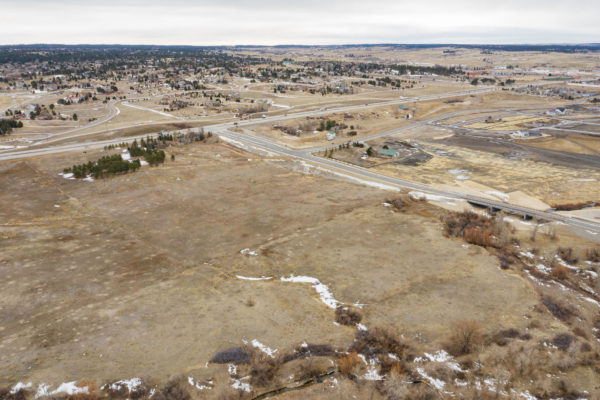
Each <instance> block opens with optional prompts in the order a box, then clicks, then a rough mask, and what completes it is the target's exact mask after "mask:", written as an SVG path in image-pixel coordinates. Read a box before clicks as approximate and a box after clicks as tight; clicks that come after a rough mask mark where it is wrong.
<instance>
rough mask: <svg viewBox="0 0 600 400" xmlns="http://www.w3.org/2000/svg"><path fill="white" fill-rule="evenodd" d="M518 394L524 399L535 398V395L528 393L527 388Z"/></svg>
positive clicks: (533, 399)
mask: <svg viewBox="0 0 600 400" xmlns="http://www.w3.org/2000/svg"><path fill="white" fill-rule="evenodd" d="M519 396H521V397H522V398H524V399H525V400H537V397H535V396H534V395H532V394H531V393H529V390H526V391H524V392H521V393H519Z"/></svg>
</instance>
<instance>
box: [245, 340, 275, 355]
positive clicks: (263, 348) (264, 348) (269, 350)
mask: <svg viewBox="0 0 600 400" xmlns="http://www.w3.org/2000/svg"><path fill="white" fill-rule="evenodd" d="M250 343H252V346H254V347H256V348H257V349H260V351H262V352H263V353H265V354H267V355H268V356H269V357H271V358H275V353H277V351H278V350H277V349H275V350H273V349H272V348H270V347H267V346H265V345H264V344H262V343H261V342H259V341H258V340H256V339H252V342H250Z"/></svg>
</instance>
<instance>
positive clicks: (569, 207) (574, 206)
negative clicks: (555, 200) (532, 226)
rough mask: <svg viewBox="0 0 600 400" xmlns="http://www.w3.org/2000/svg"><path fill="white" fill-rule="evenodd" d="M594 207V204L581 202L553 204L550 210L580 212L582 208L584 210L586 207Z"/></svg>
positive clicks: (592, 202)
mask: <svg viewBox="0 0 600 400" xmlns="http://www.w3.org/2000/svg"><path fill="white" fill-rule="evenodd" d="M595 205H596V202H594V201H588V202H582V203H566V204H554V205H552V208H554V209H556V211H574V210H581V209H582V208H586V207H594V206H595Z"/></svg>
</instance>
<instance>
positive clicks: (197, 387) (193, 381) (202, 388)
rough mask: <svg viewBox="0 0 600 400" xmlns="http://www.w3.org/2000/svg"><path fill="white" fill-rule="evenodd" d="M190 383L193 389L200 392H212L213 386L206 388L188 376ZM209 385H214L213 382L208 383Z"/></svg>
mask: <svg viewBox="0 0 600 400" xmlns="http://www.w3.org/2000/svg"><path fill="white" fill-rule="evenodd" d="M188 383H189V384H190V385H192V386H193V387H195V388H196V389H198V390H210V389H212V386H206V385H202V384H201V383H200V382H198V381H196V380H195V379H194V378H193V377H191V376H188ZM208 384H209V385H212V384H213V381H208Z"/></svg>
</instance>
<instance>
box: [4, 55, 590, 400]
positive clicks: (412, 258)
mask: <svg viewBox="0 0 600 400" xmlns="http://www.w3.org/2000/svg"><path fill="white" fill-rule="evenodd" d="M1 47H2V46H0V60H2V59H3V58H2V57H1V56H5V54H4V53H3V52H5V51H7V50H5V49H4V48H1ZM66 48H67V50H69V49H70V47H68V46H67V47H66ZM99 48H100V49H101V48H102V46H100V47H99ZM8 49H9V50H10V49H12V48H10V47H8ZM127 49H128V47H126V46H125V47H124V48H123V49H120V48H119V46H115V48H114V49H111V50H110V52H106V53H104V52H103V53H102V54H103V57H101V58H100V59H98V60H95V56H93V54H95V53H94V52H95V51H97V48H96V47H93V48H91V49H88V50H77V52H79V51H86V53H85V54H86V57H88V58H89V59H90V60H88V61H86V58H85V57H82V61H72V56H70V55H69V54H68V53H64V52H65V51H66V50H64V49H60V48H59V49H53V48H52V47H49V48H48V50H47V53H46V52H45V51H44V52H42V51H40V52H36V53H35V54H34V55H35V57H33V58H32V57H30V56H31V55H32V54H31V53H27V54H26V55H27V57H24V58H23V59H24V60H28V59H34V60H35V61H31V62H30V61H23V62H15V63H4V64H3V63H0V73H1V74H0V76H2V78H3V81H2V86H1V87H0V94H1V95H0V109H5V108H6V109H11V110H18V109H19V108H20V109H27V110H31V108H32V106H33V105H35V104H39V105H40V106H46V107H48V109H50V108H51V107H50V105H51V104H53V105H54V106H53V108H54V110H55V111H56V112H57V113H58V114H61V113H62V114H64V115H63V118H64V117H65V116H66V119H65V120H60V119H58V117H57V116H54V117H53V118H54V119H52V120H42V118H37V119H34V117H36V114H35V113H34V114H29V112H28V113H27V114H26V115H17V117H15V118H19V120H20V121H23V123H24V126H23V127H20V126H19V124H15V123H14V122H11V123H3V125H2V129H3V132H4V133H6V134H5V136H3V137H2V138H0V201H1V203H2V205H3V206H2V208H1V209H0V276H2V279H0V292H1V293H2V295H1V296H0V400H201V399H210V400H212V399H215V400H217V399H218V400H233V399H237V400H262V399H302V400H304V399H317V400H325V399H344V400H346V399H370V400H400V399H403V400H433V399H451V398H452V399H473V400H474V399H482V400H483V399H507V400H508V399H510V400H513V399H514V400H544V399H563V400H570V399H585V400H593V399H596V398H600V387H599V386H598V382H599V371H600V279H599V275H598V274H600V230H598V223H600V219H599V218H600V212H599V209H600V208H599V207H598V203H597V202H598V201H600V190H599V188H600V158H598V155H599V154H600V136H598V135H597V134H598V133H599V132H600V128H599V127H598V124H599V122H600V121H598V115H597V114H598V110H599V109H598V104H597V102H598V101H600V100H598V101H597V100H594V99H593V98H592V95H591V94H590V93H591V90H592V89H589V88H588V89H585V90H582V91H581V92H579V91H578V90H579V89H578V88H581V87H582V86H577V85H579V84H581V82H588V83H589V82H591V83H590V84H594V82H595V80H597V77H596V75H597V71H598V70H599V68H600V58H599V57H598V52H596V51H591V50H590V51H587V50H586V52H583V51H581V52H580V51H574V52H571V53H559V52H551V51H548V52H541V51H540V52H534V51H505V50H503V51H499V50H495V48H492V49H491V50H490V49H483V48H482V49H479V48H464V47H463V48H459V47H454V46H453V47H450V46H449V47H432V48H422V49H408V48H404V47H394V46H387V45H381V46H352V47H346V46H336V47H320V46H306V47H304V46H298V47H295V46H294V47H249V46H242V47H231V48H229V47H227V48H223V49H222V50H212V49H211V50H208V49H202V50H199V49H195V48H189V49H188V48H181V49H177V50H176V51H175V50H171V49H170V48H169V47H165V48H158V49H154V48H152V49H149V50H148V49H145V48H144V47H140V48H139V49H137V48H136V50H135V52H132V54H129V53H128V51H127ZM11 51H12V50H11ZM15 51H16V50H15ZM19 51H27V50H19ZM69 51H70V50H69ZM73 51H75V50H73ZM88 51H89V53H87V52H88ZM54 52H56V55H60V57H56V60H62V59H66V60H67V61H52V63H48V62H46V61H47V60H46V59H45V58H44V57H46V56H47V55H46V54H49V55H55V54H54ZM65 54H67V56H65ZM110 54H120V55H119V56H110ZM112 57H115V58H114V59H113V58H112ZM5 58H6V57H5ZM38 59H41V60H42V61H41V62H38ZM45 60H46V61H45ZM109 62H116V63H117V64H115V65H118V67H117V68H115V69H114V71H112V70H111V68H112V67H111V68H109V67H108V65H110V64H108V63H109ZM398 64H400V65H403V64H406V65H408V67H407V68H400V67H399V66H398ZM422 67H427V68H422ZM455 68H459V69H460V70H461V71H459V72H457V69H455ZM59 71H77V72H65V76H63V74H62V73H58V72H59ZM82 71H83V72H82ZM399 71H402V72H399ZM400 73H402V74H404V75H400ZM5 77H7V79H5ZM32 77H33V78H32ZM592 77H593V79H592ZM33 79H35V81H34V80H33ZM565 80H566V82H565ZM38 85H39V86H41V85H45V87H46V88H48V87H50V88H52V89H49V90H50V91H49V92H48V93H43V92H39V91H34V90H31V88H35V87H37V86H38ZM540 88H541V89H544V90H538V89H540ZM546 88H554V89H556V91H546V90H545V89H546ZM459 91H461V92H463V93H467V92H468V93H467V94H462V95H456V92H459ZM77 92H79V93H89V94H90V96H92V95H93V96H94V97H95V98H96V99H95V100H94V99H93V98H91V97H90V96H88V97H86V98H85V99H84V100H82V102H81V103H79V102H77V103H75V104H70V105H62V104H59V101H60V103H65V101H63V100H64V99H65V98H67V97H68V96H71V95H73V93H77ZM527 93H529V94H527ZM534 94H535V95H534ZM424 97H427V98H428V99H426V100H425V99H422V98H424ZM561 97H562V98H561ZM61 99H63V100H61ZM567 99H570V100H567ZM392 101H393V102H395V104H392V105H389V104H388V105H381V104H380V103H383V102H392ZM396 103H397V104H396ZM345 107H348V108H346V109H343V108H345ZM338 108H341V110H340V109H338ZM336 109H337V110H336ZM46 110H47V109H46V108H44V109H43V113H42V114H43V115H42V117H45V118H46V117H47V118H50V116H49V115H48V113H47V112H46ZM550 110H553V111H552V112H551V113H548V111H550ZM74 113H76V114H77V116H78V118H77V121H75V120H74V119H73V118H72V115H73V114H74ZM16 114H19V113H18V112H17V113H16ZM550 114H554V115H553V116H552V117H550V116H549V115H550ZM6 117H7V118H11V114H10V113H8V114H7V115H6ZM488 117H491V119H492V120H493V121H491V122H487V123H486V122H485V120H486V119H487V118H488ZM332 120H333V121H335V122H336V124H335V125H332V124H331V123H330V124H329V125H332V126H330V127H329V128H325V127H324V126H323V128H321V125H326V124H327V123H328V121H332ZM236 123H237V124H236ZM7 126H8V128H10V129H12V131H10V129H9V130H8V131H7V130H6V127H7ZM200 127H202V128H204V131H203V132H202V134H200V131H201V130H200V129H197V130H196V129H188V128H200ZM534 127H536V128H535V129H533V128H534ZM13 128H14V129H13ZM530 129H532V130H531V131H529V130H530ZM332 130H334V131H336V132H337V133H336V136H335V138H334V139H333V140H328V138H327V133H329V132H330V131H332ZM517 130H520V131H523V134H522V135H521V136H518V135H516V134H514V131H517ZM160 131H165V132H167V133H173V135H172V136H171V135H165V136H163V137H162V138H160V139H159V140H154V139H149V138H145V140H144V141H142V140H141V138H137V139H136V143H138V144H139V147H136V146H132V145H131V143H128V142H130V141H132V140H133V136H139V135H153V134H156V133H158V132H160ZM536 131H539V132H540V134H541V137H538V136H536V135H535V133H534V132H536ZM182 132H183V133H182ZM209 132H210V133H211V134H210V135H206V136H205V133H206V134H208V133H209ZM509 133H513V134H509ZM525 134H527V135H525ZM528 135H531V136H528ZM351 142H353V143H351ZM123 143H127V145H126V146H127V147H129V146H131V147H129V148H128V149H125V148H124V147H125V146H124V145H123ZM281 146H283V147H284V149H282V148H281ZM74 149H77V150H74ZM161 151H163V152H164V154H163V153H161ZM119 155H120V157H119ZM107 156H108V157H107ZM315 157H321V158H315ZM136 159H137V160H139V162H138V161H136ZM154 163H157V164H158V165H156V166H152V167H151V166H150V165H149V164H154ZM138 167H139V169H137V168H138ZM377 174H380V175H377ZM382 175H385V176H382ZM76 177H77V178H76ZM391 178H399V179H402V180H405V181H408V182H402V181H400V180H398V179H396V180H394V179H391ZM411 182H412V183H418V184H420V185H413V184H411ZM423 185H424V186H423ZM408 188H412V189H408ZM465 195H469V196H474V197H477V198H476V199H473V198H472V197H466V196H465ZM467 200H468V201H467ZM519 207H521V209H519ZM557 210H570V211H557ZM517 213H518V214H517Z"/></svg>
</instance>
